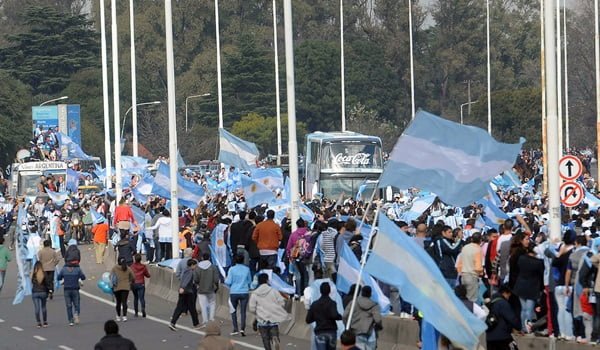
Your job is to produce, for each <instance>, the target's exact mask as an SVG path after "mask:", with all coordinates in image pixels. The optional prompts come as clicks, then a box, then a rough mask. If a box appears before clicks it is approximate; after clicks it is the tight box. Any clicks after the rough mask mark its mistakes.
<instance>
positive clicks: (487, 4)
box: [485, 0, 492, 135]
mask: <svg viewBox="0 0 600 350" xmlns="http://www.w3.org/2000/svg"><path fill="white" fill-rule="evenodd" d="M485 7H486V37H487V40H486V41H487V109H488V133H489V134H490V135H492V87H491V80H492V78H491V67H490V66H491V65H490V0H486V1H485Z"/></svg>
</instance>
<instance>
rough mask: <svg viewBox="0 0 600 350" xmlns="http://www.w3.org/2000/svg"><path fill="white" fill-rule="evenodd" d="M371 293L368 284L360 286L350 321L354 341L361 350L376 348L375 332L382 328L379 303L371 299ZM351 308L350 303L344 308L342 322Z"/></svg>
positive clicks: (346, 318) (348, 315)
mask: <svg viewBox="0 0 600 350" xmlns="http://www.w3.org/2000/svg"><path fill="white" fill-rule="evenodd" d="M371 295H372V289H371V287H370V286H364V287H362V289H361V291H360V297H358V298H357V299H356V305H355V307H354V310H353V312H352V322H351V323H350V329H351V330H352V331H353V332H354V334H356V342H357V344H358V345H359V346H361V349H363V350H374V349H376V348H377V332H378V331H380V330H382V329H383V324H382V322H383V321H382V319H381V311H380V310H379V305H378V304H377V303H376V302H374V301H373V300H371ZM351 308H352V304H349V305H348V306H347V307H346V310H344V323H346V322H347V321H348V317H350V309H351Z"/></svg>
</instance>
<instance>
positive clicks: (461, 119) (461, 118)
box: [460, 101, 477, 125]
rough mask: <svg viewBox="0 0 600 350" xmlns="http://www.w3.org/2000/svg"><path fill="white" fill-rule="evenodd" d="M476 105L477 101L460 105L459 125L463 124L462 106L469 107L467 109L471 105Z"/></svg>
mask: <svg viewBox="0 0 600 350" xmlns="http://www.w3.org/2000/svg"><path fill="white" fill-rule="evenodd" d="M475 103H477V101H473V102H467V103H463V104H461V105H460V124H461V125H462V124H463V107H464V106H469V108H471V105H472V104H475Z"/></svg>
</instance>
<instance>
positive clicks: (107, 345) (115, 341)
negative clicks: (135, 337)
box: [94, 334, 137, 350]
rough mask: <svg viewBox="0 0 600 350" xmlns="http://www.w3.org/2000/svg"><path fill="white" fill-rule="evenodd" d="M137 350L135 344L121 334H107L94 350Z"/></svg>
mask: <svg viewBox="0 0 600 350" xmlns="http://www.w3.org/2000/svg"><path fill="white" fill-rule="evenodd" d="M109 349H110V350H114V349H118V350H136V349H137V348H136V347H135V344H134V343H133V342H132V341H131V340H129V339H127V338H123V337H122V336H121V335H120V334H107V335H105V336H104V337H102V339H100V341H99V342H98V343H97V344H96V345H95V346H94V350H109Z"/></svg>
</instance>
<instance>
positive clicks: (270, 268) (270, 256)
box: [0, 151, 600, 349]
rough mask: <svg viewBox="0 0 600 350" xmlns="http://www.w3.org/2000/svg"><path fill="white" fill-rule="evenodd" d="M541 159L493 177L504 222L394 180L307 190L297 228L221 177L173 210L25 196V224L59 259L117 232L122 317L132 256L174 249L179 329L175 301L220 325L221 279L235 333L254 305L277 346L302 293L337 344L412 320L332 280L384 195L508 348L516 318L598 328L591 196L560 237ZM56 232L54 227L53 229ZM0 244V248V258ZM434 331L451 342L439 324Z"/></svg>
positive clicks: (587, 338) (357, 252) (162, 203)
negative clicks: (371, 193) (377, 187)
mask: <svg viewBox="0 0 600 350" xmlns="http://www.w3.org/2000/svg"><path fill="white" fill-rule="evenodd" d="M573 153H575V154H577V155H578V156H579V157H580V158H581V159H582V161H583V164H584V167H585V168H586V170H587V171H585V172H584V175H583V176H582V178H581V179H580V181H581V182H582V183H583V184H584V185H585V186H586V188H587V189H588V190H589V191H590V192H591V193H595V192H596V184H595V182H594V180H593V178H591V176H590V175H589V170H590V169H589V167H590V161H589V160H590V159H591V153H590V152H587V151H574V152H573ZM540 164H541V153H540V152H537V151H532V152H523V153H522V155H521V156H520V157H519V159H518V160H517V162H516V165H515V173H516V174H517V175H518V176H519V181H518V182H519V183H518V184H515V183H512V184H507V183H499V184H498V185H496V186H495V190H494V191H493V194H490V195H491V196H492V195H495V196H496V197H497V199H496V200H494V201H493V202H494V203H496V207H497V209H498V210H500V211H502V213H504V214H505V215H506V216H507V218H505V219H503V220H502V222H498V221H495V222H494V221H493V220H492V221H490V220H484V219H489V218H490V217H491V213H489V212H488V211H489V210H490V208H489V207H487V206H486V205H482V204H481V203H474V204H473V205H471V206H469V207H465V208H455V207H451V206H447V205H445V204H444V203H442V202H439V201H435V202H433V203H432V204H431V206H430V207H429V208H428V209H427V210H426V211H424V212H422V213H420V214H419V215H418V216H417V217H416V218H414V217H411V219H410V220H408V219H407V217H408V216H406V215H405V214H406V213H407V211H410V209H411V206H412V204H413V203H414V202H415V201H417V200H419V198H421V196H422V192H420V191H418V190H410V191H398V193H396V194H395V195H394V196H393V201H392V202H391V203H386V204H383V203H381V201H377V200H376V201H374V202H373V203H365V202H362V201H357V200H354V199H352V198H340V199H337V200H335V199H326V198H318V197H315V198H312V199H307V198H303V202H304V204H305V205H306V206H307V207H308V208H310V210H311V211H312V213H313V215H312V216H311V220H306V219H302V218H301V219H299V220H298V221H297V222H296V227H297V229H296V230H295V231H293V232H292V230H291V222H290V219H289V215H283V217H278V213H277V211H276V210H274V208H270V207H268V206H267V205H263V206H257V207H254V208H248V206H247V205H246V200H245V196H244V193H243V192H241V191H239V190H238V189H231V186H224V187H223V190H222V191H215V192H210V191H207V195H206V197H205V199H204V200H203V201H202V202H201V203H200V204H199V205H198V207H197V208H195V209H193V210H192V209H189V208H183V207H182V208H180V210H179V211H178V212H177V213H170V211H169V210H168V209H167V208H168V203H167V200H165V199H163V198H160V197H156V196H149V197H148V200H147V201H146V202H143V203H141V202H139V201H138V199H137V198H136V197H135V196H134V195H133V191H131V190H129V191H125V193H126V197H124V199H122V200H121V201H120V202H118V203H117V202H115V201H114V199H110V197H108V198H109V199H107V197H106V196H101V195H99V194H96V195H89V194H87V195H85V194H83V193H78V194H73V195H72V196H71V198H70V199H67V200H66V201H65V202H64V203H62V205H58V204H57V203H54V202H53V201H52V200H47V201H44V200H42V201H37V202H36V203H32V204H31V205H30V206H29V216H28V223H27V226H28V230H29V231H31V232H33V231H36V232H38V235H39V236H40V241H39V242H44V243H39V244H40V246H41V245H43V246H44V248H41V247H40V249H39V251H40V252H42V251H44V249H46V248H49V249H51V250H52V251H54V252H59V253H55V255H54V256H53V257H52V259H55V260H53V261H57V260H60V259H61V258H62V259H65V260H66V259H67V255H68V250H69V249H67V248H69V247H70V246H76V244H77V243H86V242H88V241H92V242H93V243H94V244H95V254H96V262H97V263H103V262H104V256H105V254H104V252H105V249H107V248H106V247H107V246H108V245H107V244H108V242H109V241H112V245H113V246H114V247H115V249H116V251H117V256H118V261H117V262H118V263H117V266H115V268H114V269H113V270H112V271H111V276H116V277H111V281H110V282H111V287H112V288H113V291H114V294H115V296H116V299H117V318H116V319H117V321H125V320H126V316H125V315H126V312H127V299H128V294H129V291H133V294H134V298H135V299H136V300H135V302H134V305H135V310H136V314H137V311H138V301H139V302H140V304H141V305H140V311H141V313H142V316H144V315H145V313H146V310H145V306H144V296H143V291H142V287H143V283H144V278H145V277H148V275H147V274H146V273H147V270H145V271H144V269H143V268H142V267H140V266H145V265H144V264H143V263H142V260H143V259H144V258H145V260H146V261H145V263H160V262H165V261H168V260H169V259H173V258H182V259H181V260H178V261H177V264H178V266H177V270H178V271H177V275H178V277H179V279H180V298H179V300H178V303H177V307H176V309H175V311H174V314H173V317H172V319H171V325H170V328H171V329H173V330H176V329H177V326H176V323H177V321H178V318H179V317H180V316H181V314H183V313H188V314H189V315H190V316H191V317H192V322H193V325H194V326H197V327H198V328H204V327H206V328H207V330H209V328H210V332H211V333H213V331H214V332H216V330H215V329H213V328H214V327H211V321H213V320H214V313H215V306H216V305H215V303H216V298H215V293H216V291H217V289H218V288H221V287H223V286H225V287H227V288H228V289H229V293H230V301H231V304H232V324H233V332H232V334H231V336H237V335H240V336H245V335H246V332H247V325H246V312H247V310H248V309H249V310H250V311H251V312H252V313H255V314H256V319H257V322H256V323H255V324H254V325H252V327H253V328H255V329H256V330H257V331H258V332H259V333H260V334H261V336H262V338H263V342H264V346H265V348H266V349H271V348H275V347H276V345H277V342H278V340H279V331H278V325H279V324H280V323H281V322H284V321H286V320H287V319H288V318H289V315H288V313H287V311H286V310H289V307H287V306H289V303H292V302H303V303H304V305H305V306H306V308H307V310H308V311H307V319H306V322H307V323H310V324H312V325H313V340H312V341H311V342H312V347H313V348H315V349H332V348H335V346H336V345H335V344H336V342H337V341H339V340H340V339H342V340H343V339H344V337H346V338H351V337H352V336H354V337H355V338H356V341H357V346H359V348H361V349H374V348H375V347H376V343H377V334H378V332H380V331H381V330H382V321H381V315H382V313H383V314H385V313H389V314H395V315H397V316H399V317H403V318H414V319H416V320H420V314H419V310H416V309H415V308H414V307H412V306H411V305H410V304H408V303H407V302H405V301H404V300H402V295H401V293H400V292H399V291H398V289H397V288H395V287H394V286H387V285H385V284H383V283H379V285H378V286H377V289H379V290H380V291H381V293H382V294H383V295H384V296H385V297H386V298H387V299H388V300H389V304H390V307H389V308H382V303H381V298H376V295H375V294H376V293H378V292H379V290H374V289H373V288H372V287H371V286H363V287H362V288H361V287H358V289H359V290H358V291H357V295H358V298H357V300H356V302H355V303H353V297H354V295H353V291H354V290H356V289H357V287H356V286H351V288H350V289H345V290H344V291H343V292H341V291H340V290H339V289H338V288H337V287H338V286H339V285H340V283H341V282H340V278H339V276H338V269H339V265H340V259H341V256H342V253H343V251H344V250H345V249H346V247H347V248H349V249H350V251H351V252H352V253H353V255H354V257H355V258H356V260H357V261H360V260H361V258H362V257H363V254H365V253H366V252H368V249H369V246H368V245H367V244H366V242H367V241H368V238H369V237H368V236H369V235H370V234H371V231H370V228H371V226H370V225H371V224H373V219H374V214H375V211H376V207H377V205H379V206H380V207H384V208H386V210H385V211H384V212H385V213H386V214H387V215H388V216H389V217H390V218H391V219H393V220H394V221H395V222H396V224H397V225H398V226H399V227H400V228H401V229H402V230H403V231H404V232H406V234H408V235H410V236H413V237H414V239H415V241H417V242H418V243H419V244H420V245H421V246H422V247H423V249H425V250H426V251H427V252H428V253H429V255H430V256H431V258H432V259H433V260H434V261H435V262H436V263H437V264H438V266H439V267H440V270H441V272H442V274H443V276H444V278H445V279H446V280H447V281H448V283H449V284H450V286H451V287H453V288H456V294H457V296H458V297H459V299H461V300H462V301H463V302H464V304H465V305H466V306H467V308H469V309H470V310H473V312H474V313H475V314H476V315H477V316H478V317H480V318H481V319H482V320H485V321H486V323H488V331H487V341H488V349H508V348H509V344H510V343H511V342H512V341H513V338H512V334H513V332H515V331H516V332H520V333H523V334H535V335H538V336H554V337H557V338H561V339H564V340H567V341H570V340H573V341H578V342H580V343H586V342H596V341H597V340H598V338H600V329H598V328H597V325H599V324H600V322H598V320H600V312H599V311H600V310H599V309H600V308H597V307H596V305H598V304H600V303H598V304H596V302H595V299H596V297H597V292H600V283H596V276H597V273H596V271H597V265H598V262H600V255H598V254H597V250H596V249H597V246H599V245H600V238H598V233H596V231H597V227H598V226H599V225H598V224H600V222H598V221H597V217H599V214H598V207H594V206H593V205H592V204H590V203H584V204H582V205H581V206H579V207H577V208H573V209H572V210H571V211H570V213H571V215H566V214H565V215H563V232H562V233H561V236H562V237H563V238H562V240H560V241H553V240H550V239H549V237H550V235H549V232H548V213H547V198H546V197H545V196H544V195H543V194H541V191H542V187H543V185H542V181H543V179H542V176H541V174H542V170H543V169H542V168H541V165H540ZM233 170H234V169H230V171H229V172H228V171H226V170H225V169H222V171H221V172H220V173H219V174H213V175H208V174H199V173H194V172H189V173H184V177H186V178H187V179H190V180H192V181H195V182H197V183H199V184H202V185H203V186H204V187H205V188H208V185H209V184H210V182H212V181H214V182H217V183H223V182H225V183H227V182H228V181H232V180H231V178H232V176H233V174H234V171H233ZM132 183H133V185H135V184H136V181H132ZM228 187H229V188H230V190H227V188H228ZM278 195H281V194H280V193H278ZM0 201H1V199H0ZM13 201H14V199H13ZM5 202H6V201H5ZM598 202H599V203H600V200H599V201H598ZM0 204H2V203H0ZM14 208H16V203H15V202H12V203H8V204H5V205H2V206H0V224H1V223H2V209H4V212H5V217H6V219H5V222H6V224H5V225H4V228H5V230H6V233H7V234H8V235H7V236H8V237H9V240H11V239H13V238H12V237H14V234H12V232H14V225H11V222H12V220H13V219H14V218H15V217H16V213H15V210H14ZM136 212H138V213H137V215H136ZM139 212H141V213H142V215H139ZM565 213H567V211H566V210H565ZM74 215H75V216H77V217H79V218H80V219H81V222H82V223H83V228H82V230H81V232H78V231H73V230H72V229H71V228H72V226H73V225H72V223H73V216H74ZM172 220H177V221H178V224H179V225H178V226H179V232H178V234H179V241H178V242H173V240H172V237H173V234H172V232H171V222H172ZM65 223H66V224H65ZM0 227H2V226H1V225H0ZM11 227H12V229H13V231H11ZM53 237H58V242H56V240H55V239H53ZM61 237H62V238H61ZM375 239H376V238H375ZM73 241H75V242H74V244H71V243H73ZM173 244H175V245H177V248H179V249H177V250H178V251H179V254H180V255H179V257H177V256H176V257H173V256H172V254H171V252H172V251H173ZM46 245H48V246H46ZM46 251H47V250H46ZM222 251H224V253H222ZM1 252H2V249H1V248H0V259H1V257H2V254H1ZM49 255H50V254H48V256H49ZM40 260H41V259H40ZM43 265H44V264H42V266H41V267H39V266H37V269H38V270H37V271H40V269H41V270H43V271H44V276H45V277H44V279H41V280H40V279H38V277H39V278H41V276H42V274H41V273H35V274H34V276H35V278H36V279H38V280H37V283H36V284H37V285H39V286H42V285H47V289H48V290H46V293H47V294H48V295H51V291H52V289H50V286H51V285H50V283H49V282H48V281H49V280H50V279H51V278H50V276H47V275H46V274H45V273H46V272H48V273H50V270H52V273H54V271H55V269H54V268H52V269H50V267H49V266H46V267H44V266H43ZM65 265H68V264H65ZM35 270H36V267H34V271H35ZM1 271H2V261H1V260H0V272H1ZM0 277H1V276H0ZM40 281H42V282H40ZM52 281H54V279H53V278H52ZM132 284H133V286H134V287H133V288H132V287H131V285H132ZM596 285H597V286H598V287H597V288H595V286H596ZM40 288H42V287H40ZM42 299H43V298H42ZM35 305H36V309H38V307H37V305H39V310H41V311H40V312H39V313H38V312H37V311H36V315H39V314H40V313H41V318H40V321H38V322H40V323H41V326H42V327H43V326H44V322H45V320H44V315H43V309H44V308H43V303H42V302H37V301H36V304H35ZM196 305H199V309H200V314H201V316H202V322H201V321H200V320H199V319H198V314H197V311H196ZM353 305H355V306H354V309H353ZM315 310H318V312H316V311H315ZM351 310H353V312H352V313H351ZM238 314H239V316H240V320H239V321H240V322H239V323H238ZM75 315H78V309H77V308H76V310H75V311H74V313H73V315H72V316H68V317H69V322H70V323H76V322H75V321H76V319H75ZM349 318H351V322H350V326H349V327H348V328H349V330H350V331H351V332H350V333H342V332H343V331H344V329H345V328H346V327H345V323H346V322H343V321H347V320H348V319H349ZM213 325H214V324H213ZM429 340H430V339H422V342H427V341H429ZM439 342H440V344H447V342H445V341H444V337H443V336H442V335H439ZM445 346H446V347H448V348H449V347H450V346H451V345H445Z"/></svg>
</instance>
